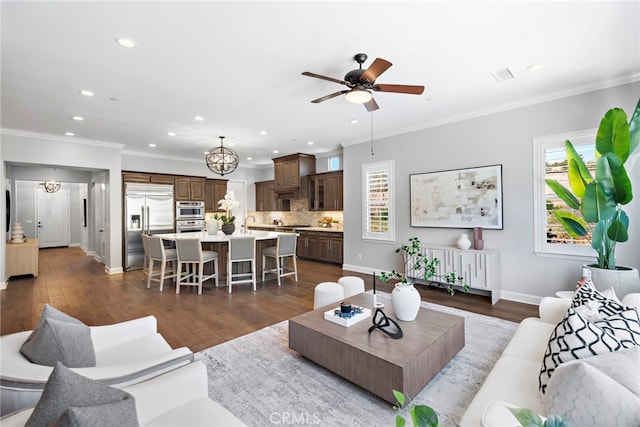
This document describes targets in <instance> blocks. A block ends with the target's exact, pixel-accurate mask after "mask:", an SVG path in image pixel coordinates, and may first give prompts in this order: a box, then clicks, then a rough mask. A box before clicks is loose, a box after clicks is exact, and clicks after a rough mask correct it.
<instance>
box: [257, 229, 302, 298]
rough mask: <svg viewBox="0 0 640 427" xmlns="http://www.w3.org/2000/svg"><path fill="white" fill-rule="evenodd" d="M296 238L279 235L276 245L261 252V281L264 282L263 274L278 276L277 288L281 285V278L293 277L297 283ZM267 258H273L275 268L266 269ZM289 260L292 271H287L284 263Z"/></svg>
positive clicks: (288, 235) (294, 236)
mask: <svg viewBox="0 0 640 427" xmlns="http://www.w3.org/2000/svg"><path fill="white" fill-rule="evenodd" d="M297 241H298V236H297V235H295V234H280V235H278V238H277V239H276V245H275V246H270V247H268V248H265V249H263V250H262V281H263V282H264V277H265V274H267V273H274V274H276V276H278V286H280V285H281V278H282V277H284V276H290V275H293V276H294V277H295V279H296V282H297V281H298V263H297V260H296V243H297ZM267 258H273V259H274V261H275V267H274V268H271V269H267V268H266V267H267ZM287 258H291V260H292V262H293V269H292V270H289V271H287V269H286V268H285V261H286V259H287Z"/></svg>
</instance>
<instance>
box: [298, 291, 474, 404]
mask: <svg viewBox="0 0 640 427" xmlns="http://www.w3.org/2000/svg"><path fill="white" fill-rule="evenodd" d="M372 299H373V298H372V295H371V294H366V293H364V294H359V295H356V296H354V297H351V298H348V299H347V301H349V302H351V303H352V304H355V305H359V306H361V307H367V308H371V306H372ZM338 306H339V303H334V304H331V305H328V306H326V307H321V308H318V309H316V310H313V311H310V312H308V313H305V314H302V315H300V316H296V317H294V318H291V319H289V348H290V349H292V350H294V351H296V352H298V353H300V354H301V355H302V356H304V357H306V358H307V359H310V360H312V361H313V362H315V363H317V364H318V365H320V366H323V367H325V368H326V369H328V370H330V371H332V372H334V373H336V374H338V375H340V376H341V377H343V378H345V379H347V380H349V381H351V382H352V383H354V384H357V385H359V386H360V387H362V388H364V389H365V390H368V391H370V392H371V393H373V394H375V395H376V396H379V397H381V398H382V399H384V400H386V401H387V402H390V403H391V404H395V403H396V399H395V397H394V396H393V390H398V391H401V392H403V393H404V394H405V395H406V396H408V397H410V398H413V397H415V396H416V395H417V394H418V393H419V392H420V391H421V390H422V389H423V388H424V387H425V386H426V385H427V384H428V383H429V381H431V379H433V377H435V376H436V375H437V374H438V372H440V370H442V368H443V367H444V366H445V365H446V364H447V363H449V361H450V360H451V359H452V358H453V357H454V356H455V355H456V354H457V353H458V352H459V351H460V350H461V349H462V348H463V347H464V318H463V317H459V316H454V315H451V314H446V313H441V312H439V311H434V310H429V309H426V308H420V311H419V312H418V317H417V318H416V320H414V321H412V322H402V321H398V324H399V325H400V327H401V328H402V331H403V332H404V337H403V338H401V339H398V340H396V339H392V338H390V337H388V336H387V335H385V334H383V333H381V332H380V331H373V332H372V333H371V334H369V333H368V332H367V330H368V329H369V327H370V326H371V325H372V320H371V318H369V319H365V320H362V321H361V322H358V323H356V324H354V325H351V326H349V327H344V326H341V325H338V324H336V323H333V322H330V321H328V320H325V319H324V312H325V311H327V310H330V309H332V308H334V307H338ZM384 312H385V313H386V315H387V316H389V317H392V318H393V319H395V313H394V312H393V308H392V307H391V303H390V302H388V303H387V304H386V306H385V308H384ZM372 316H373V310H372Z"/></svg>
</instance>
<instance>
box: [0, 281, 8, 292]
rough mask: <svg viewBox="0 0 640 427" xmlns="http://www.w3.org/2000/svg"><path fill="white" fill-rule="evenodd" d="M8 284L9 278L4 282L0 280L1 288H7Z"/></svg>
mask: <svg viewBox="0 0 640 427" xmlns="http://www.w3.org/2000/svg"><path fill="white" fill-rule="evenodd" d="M8 284H9V281H8V280H5V281H4V282H0V290H4V289H7V285H8Z"/></svg>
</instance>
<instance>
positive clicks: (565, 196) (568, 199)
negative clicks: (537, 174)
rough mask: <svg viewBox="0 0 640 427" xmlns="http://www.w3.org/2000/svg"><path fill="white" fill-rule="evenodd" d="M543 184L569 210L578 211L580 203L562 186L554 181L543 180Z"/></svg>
mask: <svg viewBox="0 0 640 427" xmlns="http://www.w3.org/2000/svg"><path fill="white" fill-rule="evenodd" d="M545 182H546V183H547V185H548V186H549V188H550V189H551V190H552V191H553V192H554V193H556V196H558V197H560V199H562V201H563V202H565V203H566V204H567V206H569V207H570V208H571V209H580V201H579V200H578V198H577V197H576V196H574V195H573V193H572V192H571V191H569V190H568V189H567V188H566V187H565V186H564V185H562V184H560V183H559V182H558V181H556V180H555V179H545Z"/></svg>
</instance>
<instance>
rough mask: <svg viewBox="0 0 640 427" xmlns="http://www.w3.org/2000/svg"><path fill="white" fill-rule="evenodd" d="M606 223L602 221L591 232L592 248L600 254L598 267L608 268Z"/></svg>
mask: <svg viewBox="0 0 640 427" xmlns="http://www.w3.org/2000/svg"><path fill="white" fill-rule="evenodd" d="M605 233H606V229H605V222H604V221H600V222H598V223H597V224H596V226H595V227H593V230H591V247H592V248H593V249H594V250H595V251H596V253H597V254H598V267H599V268H608V256H607V245H606V236H605Z"/></svg>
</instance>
